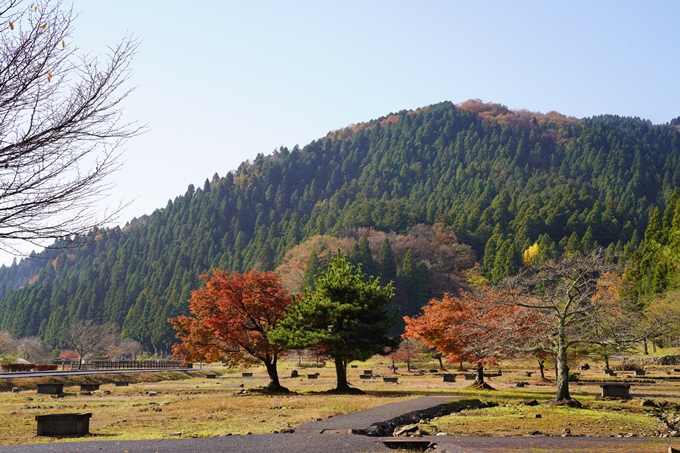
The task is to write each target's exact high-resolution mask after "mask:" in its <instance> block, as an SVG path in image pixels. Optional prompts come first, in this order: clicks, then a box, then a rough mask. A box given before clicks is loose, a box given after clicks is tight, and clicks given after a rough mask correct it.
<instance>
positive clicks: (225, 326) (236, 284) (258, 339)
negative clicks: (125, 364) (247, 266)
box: [168, 270, 291, 391]
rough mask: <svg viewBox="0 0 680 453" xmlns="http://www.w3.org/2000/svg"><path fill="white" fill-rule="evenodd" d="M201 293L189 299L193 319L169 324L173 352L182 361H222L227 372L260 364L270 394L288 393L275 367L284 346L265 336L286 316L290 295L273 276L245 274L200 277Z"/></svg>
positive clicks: (174, 321) (181, 319) (271, 273)
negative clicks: (173, 335)
mask: <svg viewBox="0 0 680 453" xmlns="http://www.w3.org/2000/svg"><path fill="white" fill-rule="evenodd" d="M201 278H203V279H204V280H205V288H201V289H198V290H195V291H193V292H192V293H191V299H189V309H190V310H191V314H192V315H191V316H178V317H176V318H171V319H168V322H170V323H171V324H172V326H173V327H174V328H175V329H176V330H177V334H176V337H177V338H179V339H180V340H182V342H181V343H176V344H174V345H173V347H172V352H173V354H174V355H175V356H176V357H180V358H182V359H184V360H186V361H222V362H224V363H226V364H227V365H229V366H230V367H239V366H246V367H247V366H251V365H254V364H257V363H260V362H262V363H264V365H265V367H266V368H267V373H268V374H269V378H270V383H269V386H268V387H267V389H268V390H269V391H288V389H286V388H285V387H283V386H281V384H280V382H279V376H278V371H277V368H276V363H277V360H278V358H279V357H280V356H281V354H282V353H283V352H284V347H283V346H281V345H278V344H274V343H270V342H269V341H268V340H267V335H266V333H267V332H268V331H269V330H271V329H273V328H274V327H276V324H277V322H278V321H279V320H280V319H281V318H283V317H284V316H285V314H286V313H287V312H288V306H289V305H290V303H291V299H290V295H289V293H288V291H286V290H285V289H284V288H283V287H282V285H281V281H280V280H279V278H278V277H277V275H276V274H275V273H274V272H260V271H250V272H248V273H247V274H238V273H230V272H226V271H222V270H214V271H213V273H212V275H210V274H206V275H201Z"/></svg>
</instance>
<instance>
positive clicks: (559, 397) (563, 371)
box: [555, 319, 572, 403]
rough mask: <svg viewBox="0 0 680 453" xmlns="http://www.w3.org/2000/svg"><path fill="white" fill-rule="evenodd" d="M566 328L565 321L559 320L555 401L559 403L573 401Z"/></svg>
mask: <svg viewBox="0 0 680 453" xmlns="http://www.w3.org/2000/svg"><path fill="white" fill-rule="evenodd" d="M564 327H565V326H564V319H559V326H558V333H557V338H556V340H557V351H556V352H557V354H555V356H556V357H555V359H556V360H555V362H556V365H557V379H556V380H555V385H556V386H557V391H556V394H555V401H556V402H558V403H567V402H570V401H572V399H571V395H570V394H569V365H568V364H567V341H566V332H565V328H564Z"/></svg>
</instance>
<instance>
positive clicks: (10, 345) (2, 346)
mask: <svg viewBox="0 0 680 453" xmlns="http://www.w3.org/2000/svg"><path fill="white" fill-rule="evenodd" d="M15 348H16V340H15V339H14V338H12V335H10V334H9V332H7V331H5V330H0V354H4V353H6V352H15Z"/></svg>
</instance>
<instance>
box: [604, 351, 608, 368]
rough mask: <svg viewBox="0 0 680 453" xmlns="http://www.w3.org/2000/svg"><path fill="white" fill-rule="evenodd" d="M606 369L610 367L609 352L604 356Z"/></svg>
mask: <svg viewBox="0 0 680 453" xmlns="http://www.w3.org/2000/svg"><path fill="white" fill-rule="evenodd" d="M604 369H605V370H608V369H609V354H605V356H604Z"/></svg>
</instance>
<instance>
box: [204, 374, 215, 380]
mask: <svg viewBox="0 0 680 453" xmlns="http://www.w3.org/2000/svg"><path fill="white" fill-rule="evenodd" d="M205 378H206V379H217V375H216V374H208V375H206V377H205Z"/></svg>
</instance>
